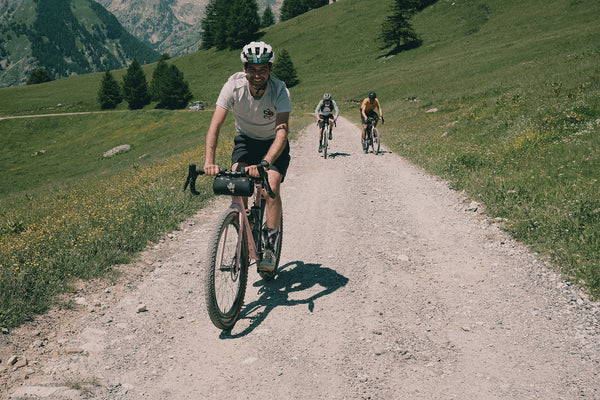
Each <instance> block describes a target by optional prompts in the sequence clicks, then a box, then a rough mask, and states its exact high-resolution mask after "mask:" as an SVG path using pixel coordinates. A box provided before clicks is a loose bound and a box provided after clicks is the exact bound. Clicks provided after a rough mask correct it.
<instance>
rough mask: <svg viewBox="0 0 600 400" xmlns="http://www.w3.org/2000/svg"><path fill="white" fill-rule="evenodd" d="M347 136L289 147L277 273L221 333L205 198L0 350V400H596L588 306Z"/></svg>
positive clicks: (345, 130)
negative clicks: (213, 303) (210, 305)
mask: <svg viewBox="0 0 600 400" xmlns="http://www.w3.org/2000/svg"><path fill="white" fill-rule="evenodd" d="M385 129H386V128H385V126H383V127H382V131H383V132H384V135H385ZM359 135H360V132H359V129H358V128H357V127H355V126H353V125H351V124H350V123H349V122H348V121H347V120H343V119H342V120H340V121H339V123H338V127H337V129H336V131H335V132H334V139H333V141H332V142H331V143H330V145H331V146H330V151H331V152H332V154H331V155H332V157H331V158H330V159H327V160H324V159H323V158H322V157H320V156H319V154H318V153H317V151H316V149H317V143H316V127H315V126H314V125H312V126H310V127H308V128H306V129H305V130H304V131H303V133H302V134H301V135H300V137H299V139H298V141H297V142H295V143H293V144H292V156H293V159H292V165H291V167H290V171H289V174H288V177H287V178H286V181H285V183H284V185H283V195H284V219H285V228H286V229H285V233H284V239H283V252H282V262H281V264H282V265H283V268H282V270H281V272H280V274H279V276H278V277H277V278H276V279H275V280H274V281H273V282H271V283H269V284H264V283H263V282H262V281H260V278H259V277H258V274H256V272H255V271H251V274H250V281H249V284H248V291H247V296H246V305H245V307H244V308H243V310H242V317H241V320H240V321H239V322H238V324H237V325H236V326H235V327H234V329H233V330H232V331H231V333H228V334H222V333H221V332H220V331H218V330H217V329H215V328H214V327H213V326H212V325H211V323H210V321H209V319H208V316H207V314H206V310H205V305H204V298H203V296H204V293H203V289H202V272H203V269H204V254H205V249H206V244H205V238H206V237H207V236H208V233H209V231H210V229H211V226H212V222H213V221H214V220H215V219H216V216H217V215H218V212H220V211H221V210H222V209H223V208H224V207H225V206H226V201H225V199H220V200H218V201H217V202H216V203H215V204H214V206H212V207H210V208H208V209H205V210H203V211H202V212H200V213H199V214H198V215H196V216H195V217H194V218H192V219H191V220H189V221H188V222H187V223H185V224H183V225H182V227H181V230H180V231H177V232H174V233H173V234H171V235H168V236H167V237H166V238H165V240H163V241H161V242H160V243H159V244H157V245H155V246H153V247H151V248H149V249H148V250H147V251H145V252H144V253H143V254H141V256H140V260H139V262H137V263H135V264H134V265H130V266H124V267H123V270H124V271H127V273H126V274H125V275H124V276H123V277H122V279H121V280H120V281H119V282H117V283H116V284H110V283H106V282H91V283H88V284H85V285H82V287H81V290H80V291H79V292H78V293H75V294H73V295H72V299H73V300H74V302H75V304H77V305H76V307H75V308H74V309H73V310H62V311H61V310H54V311H52V312H51V313H49V314H48V315H47V316H43V317H40V318H39V319H38V320H36V321H35V322H33V323H31V324H28V325H27V326H25V327H23V328H20V329H17V330H15V331H14V332H11V333H10V334H8V335H2V336H0V340H1V341H0V359H1V360H2V361H1V363H0V378H1V379H0V398H1V399H26V398H27V399H30V398H42V399H53V400H54V399H57V400H61V399H136V400H137V399H178V400H180V399H261V400H262V399H428V400H429V399H579V398H586V399H598V398H600V376H598V374H599V372H600V307H599V306H598V304H594V303H590V302H589V301H588V300H587V298H586V297H585V296H584V295H582V294H581V292H580V291H579V290H578V289H577V288H576V287H574V286H571V285H569V284H567V283H565V282H564V281H563V280H562V279H561V277H560V276H559V275H557V274H555V273H553V272H551V271H550V270H549V269H548V267H547V266H546V265H545V264H544V262H542V261H540V260H539V259H538V258H537V257H536V255H534V254H531V253H530V252H528V251H527V250H526V249H525V248H524V247H522V246H521V245H519V244H518V243H516V242H514V241H513V240H511V239H510V238H508V237H507V236H506V235H505V234H504V233H503V232H502V231H501V230H499V229H498V227H497V226H495V225H494V224H493V223H491V221H489V219H488V218H486V216H485V214H484V213H483V212H482V210H481V207H479V209H478V210H477V211H475V210H474V209H475V208H477V205H476V204H472V203H471V202H470V201H468V200H466V199H465V198H463V196H461V195H460V194H458V193H456V192H453V191H451V190H450V189H448V187H447V185H446V184H445V183H443V182H440V181H438V180H436V179H434V178H432V177H430V176H429V175H427V174H425V173H423V172H422V171H420V170H419V169H417V168H415V167H414V166H411V165H410V164H408V163H406V162H405V161H404V160H402V159H400V158H399V157H397V156H395V155H394V154H392V153H390V152H384V153H383V154H382V155H379V156H375V155H373V154H362V153H361V151H360V144H359ZM141 306H144V307H141ZM144 309H145V310H146V311H142V310H144ZM11 355H17V357H18V358H17V361H16V363H15V364H14V365H12V366H10V367H9V366H7V361H8V357H10V356H11ZM24 359H26V360H27V362H26V364H27V365H25V361H24Z"/></svg>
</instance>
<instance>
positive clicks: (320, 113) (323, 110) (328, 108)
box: [315, 93, 340, 153]
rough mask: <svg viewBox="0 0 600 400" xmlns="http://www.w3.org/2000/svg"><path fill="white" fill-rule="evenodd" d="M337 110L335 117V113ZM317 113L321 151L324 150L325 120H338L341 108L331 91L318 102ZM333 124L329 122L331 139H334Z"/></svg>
mask: <svg viewBox="0 0 600 400" xmlns="http://www.w3.org/2000/svg"><path fill="white" fill-rule="evenodd" d="M334 112H335V117H334V116H333V113H334ZM315 114H316V115H317V124H318V125H319V153H321V152H322V151H323V121H324V120H325V119H327V120H333V122H335V121H337V119H338V117H339V115H340V110H339V108H338V106H337V104H335V101H334V100H333V99H332V98H331V95H330V94H329V93H325V94H324V95H323V98H322V99H321V101H320V102H319V104H317V108H315ZM332 131H333V124H331V123H330V124H329V140H332V135H331V133H332Z"/></svg>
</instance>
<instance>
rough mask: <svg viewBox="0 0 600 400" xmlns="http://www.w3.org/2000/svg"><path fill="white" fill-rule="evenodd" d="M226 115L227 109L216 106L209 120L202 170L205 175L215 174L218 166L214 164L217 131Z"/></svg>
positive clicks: (217, 171)
mask: <svg viewBox="0 0 600 400" xmlns="http://www.w3.org/2000/svg"><path fill="white" fill-rule="evenodd" d="M226 117H227V110H226V109H225V108H223V107H220V106H217V107H216V108H215V112H214V114H213V116H212V119H211V121H210V126H209V127H208V132H206V155H205V158H204V172H205V173H206V174H207V175H217V174H218V173H219V166H218V165H215V153H216V151H217V143H218V141H219V132H220V131H221V127H222V126H223V123H224V122H225V118H226Z"/></svg>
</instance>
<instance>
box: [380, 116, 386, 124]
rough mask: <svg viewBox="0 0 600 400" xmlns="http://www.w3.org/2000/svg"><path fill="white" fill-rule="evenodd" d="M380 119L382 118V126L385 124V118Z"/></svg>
mask: <svg viewBox="0 0 600 400" xmlns="http://www.w3.org/2000/svg"><path fill="white" fill-rule="evenodd" d="M380 118H381V125H383V124H385V120H384V119H383V116H382V117H380Z"/></svg>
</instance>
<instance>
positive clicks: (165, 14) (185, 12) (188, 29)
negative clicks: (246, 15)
mask: <svg viewBox="0 0 600 400" xmlns="http://www.w3.org/2000/svg"><path fill="white" fill-rule="evenodd" d="M96 1H98V3H100V4H102V5H103V6H104V7H106V9H107V10H109V11H110V12H111V13H113V14H114V15H115V16H116V17H117V19H118V20H119V22H121V24H122V25H123V26H124V27H125V29H127V30H128V31H129V32H130V33H132V34H133V35H135V36H136V37H137V38H138V39H140V40H142V41H144V42H145V43H147V44H149V45H150V46H151V47H152V48H154V49H155V50H157V51H158V52H160V53H168V54H169V55H170V56H172V57H173V56H179V55H182V54H188V53H192V52H194V51H196V50H197V49H198V48H199V47H200V30H201V20H202V18H204V10H205V8H206V5H207V4H208V2H209V0H96ZM283 1H284V0H257V4H258V8H259V13H260V14H261V15H262V12H263V11H264V9H265V8H266V7H267V6H269V7H270V8H271V11H273V14H275V16H276V17H277V16H278V15H279V12H280V9H281V5H282V3H283Z"/></svg>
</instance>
